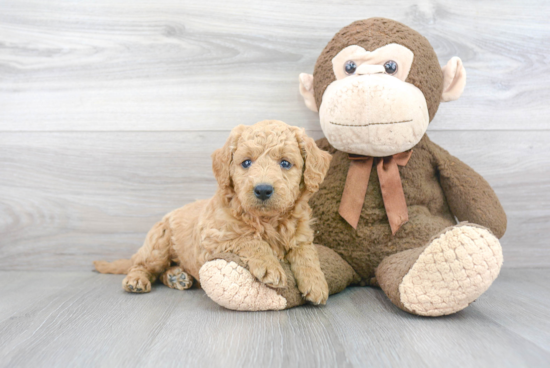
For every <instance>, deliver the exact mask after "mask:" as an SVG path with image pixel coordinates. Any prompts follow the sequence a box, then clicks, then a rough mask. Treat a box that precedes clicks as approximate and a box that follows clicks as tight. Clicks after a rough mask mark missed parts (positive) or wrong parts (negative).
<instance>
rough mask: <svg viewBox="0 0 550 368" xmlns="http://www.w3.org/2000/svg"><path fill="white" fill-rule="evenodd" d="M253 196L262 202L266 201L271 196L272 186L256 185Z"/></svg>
mask: <svg viewBox="0 0 550 368" xmlns="http://www.w3.org/2000/svg"><path fill="white" fill-rule="evenodd" d="M254 195H255V196H256V198H258V199H260V200H262V201H267V200H268V199H269V198H270V197H271V196H272V195H273V186H271V185H269V184H260V185H256V186H255V187H254Z"/></svg>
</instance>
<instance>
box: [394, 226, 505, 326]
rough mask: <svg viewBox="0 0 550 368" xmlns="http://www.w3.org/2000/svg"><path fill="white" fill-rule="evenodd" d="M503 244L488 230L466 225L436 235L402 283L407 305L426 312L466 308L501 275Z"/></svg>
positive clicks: (443, 312)
mask: <svg viewBox="0 0 550 368" xmlns="http://www.w3.org/2000/svg"><path fill="white" fill-rule="evenodd" d="M501 266H502V248H501V247H500V243H499V241H498V239H497V238H496V237H495V236H494V235H492V234H491V233H490V232H489V231H488V230H486V229H484V228H480V227H475V226H469V225H462V226H456V227H453V228H451V229H449V230H448V231H447V232H445V233H443V234H441V235H440V236H439V237H437V238H436V239H434V240H433V241H432V242H431V243H430V245H428V246H427V247H426V249H425V250H424V251H423V252H422V254H421V255H420V257H419V258H418V260H417V261H416V262H415V263H414V265H413V266H412V267H411V269H410V270H409V272H408V273H407V274H406V275H405V277H404V278H403V281H402V282H401V284H400V285H399V294H400V297H401V302H402V303H403V305H404V306H405V307H406V308H407V309H409V310H411V311H413V312H414V313H416V314H419V315H422V316H441V315H446V314H451V313H455V312H457V311H459V310H462V309H464V308H466V307H467V306H468V305H469V304H470V303H472V302H473V301H474V300H475V299H476V298H477V297H479V296H480V295H481V294H483V292H484V291H485V290H487V289H488V288H489V286H490V285H491V283H492V282H493V281H494V280H495V279H496V278H497V276H498V273H499V271H500V267H501Z"/></svg>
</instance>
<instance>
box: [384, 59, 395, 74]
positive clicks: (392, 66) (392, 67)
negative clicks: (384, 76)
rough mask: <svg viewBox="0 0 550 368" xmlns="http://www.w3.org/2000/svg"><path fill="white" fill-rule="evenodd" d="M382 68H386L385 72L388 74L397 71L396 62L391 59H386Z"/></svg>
mask: <svg viewBox="0 0 550 368" xmlns="http://www.w3.org/2000/svg"><path fill="white" fill-rule="evenodd" d="M384 69H386V73H388V74H395V72H397V63H396V62H395V61H393V60H388V61H386V63H385V64H384Z"/></svg>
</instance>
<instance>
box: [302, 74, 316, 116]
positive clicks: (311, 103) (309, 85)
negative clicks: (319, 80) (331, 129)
mask: <svg viewBox="0 0 550 368" xmlns="http://www.w3.org/2000/svg"><path fill="white" fill-rule="evenodd" d="M299 78H300V94H301V95H302V97H303V98H304V102H305V103H306V106H307V107H308V109H310V110H311V111H315V112H318V111H319V110H318V109H317V104H316V103H315V95H314V94H313V75H311V74H306V73H301V74H300V77H299Z"/></svg>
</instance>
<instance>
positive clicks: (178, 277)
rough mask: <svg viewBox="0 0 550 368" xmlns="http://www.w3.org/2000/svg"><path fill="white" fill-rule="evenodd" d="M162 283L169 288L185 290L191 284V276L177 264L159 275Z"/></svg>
mask: <svg viewBox="0 0 550 368" xmlns="http://www.w3.org/2000/svg"><path fill="white" fill-rule="evenodd" d="M160 280H161V281H162V283H163V284H164V285H166V286H168V287H169V288H172V289H178V290H186V289H189V288H190V287H191V286H193V280H194V279H193V276H191V275H189V274H188V273H187V272H185V271H183V269H182V268H181V267H179V266H174V267H170V268H169V269H167V270H166V271H164V273H163V274H162V276H161V277H160Z"/></svg>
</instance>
